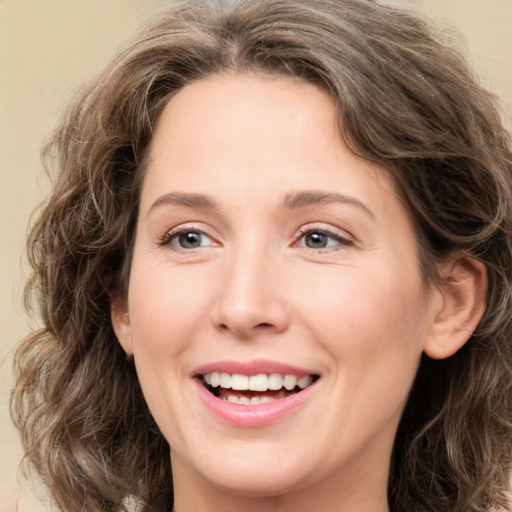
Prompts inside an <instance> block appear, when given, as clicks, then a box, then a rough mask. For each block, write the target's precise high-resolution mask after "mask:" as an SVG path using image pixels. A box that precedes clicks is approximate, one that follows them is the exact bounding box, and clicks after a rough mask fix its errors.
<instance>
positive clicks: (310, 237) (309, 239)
mask: <svg viewBox="0 0 512 512" xmlns="http://www.w3.org/2000/svg"><path fill="white" fill-rule="evenodd" d="M296 245H297V247H307V248H308V249H327V248H329V247H336V246H339V245H344V246H351V245H353V242H352V240H349V239H347V238H344V237H342V236H340V235H338V234H336V233H332V232H330V231H328V230H325V229H309V230H303V231H301V236H300V238H299V240H298V242H297V244H296Z"/></svg>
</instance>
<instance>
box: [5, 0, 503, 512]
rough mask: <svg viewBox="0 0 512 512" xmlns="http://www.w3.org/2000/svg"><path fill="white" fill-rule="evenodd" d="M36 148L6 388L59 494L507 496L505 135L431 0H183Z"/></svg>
mask: <svg viewBox="0 0 512 512" xmlns="http://www.w3.org/2000/svg"><path fill="white" fill-rule="evenodd" d="M45 154H46V157H47V161H48V165H50V164H51V163H54V164H55V165H56V167H57V172H58V177H57V179H56V182H55V186H54V190H53V194H52V196H51V198H50V200H49V202H48V204H47V206H46V207H45V209H44V210H43V212H42V213H41V216H40V219H39V221H38V222H37V223H36V225H35V226H34V228H33V231H32V234H31V238H30V241H29V255H30V258H31V262H32V265H33V267H34V270H35V272H34V278H33V280H32V282H31V283H29V288H28V289H29V290H30V291H31V290H33V289H34V288H37V290H38V300H39V304H40V307H41V312H42V318H43V322H44V326H45V327H44V328H43V329H42V330H40V331H37V332H35V333H33V334H32V335H31V336H29V337H28V338H27V339H26V340H25V342H24V343H23V344H22V346H21V347H20V349H19V351H18V355H17V375H18V381H17V386H16V389H15V391H14V394H13V401H12V411H13V417H14V420H15V422H16V424H17V426H18V428H20V430H21V432H22V435H23V441H24V444H25V448H26V451H27V457H28V461H29V462H30V463H31V464H32V465H33V466H34V467H35V469H36V470H37V471H38V473H39V474H40V475H41V476H42V478H43V481H44V482H45V483H46V484H47V486H48V487H49V489H50V490H51V492H52V495H53V497H54V499H55V501H56V503H57V505H58V507H60V509H61V510H65V511H67V512H72V511H79V510H80V511H96V510H111V511H114V510H125V509H126V507H129V505H130V503H131V502H137V503H141V504H143V505H144V506H145V507H146V510H161V511H164V510H166V511H170V510H171V509H173V510H176V511H177V512H187V511H192V510H208V511H211V512H215V511H217V510H218V511H226V510H237V511H238V510H240V511H244V512H245V511H253V510H258V511H275V510H279V511H287V510H294V511H302V510H308V511H310V510H323V511H327V512H330V511H341V510H343V511H344V512H346V511H362V510H365V511H366V510H372V511H374V512H379V511H394V512H401V511H418V512H419V511H432V512H434V511H436V512H440V511H446V512H463V511H464V512H465V511H470V510H471V511H483V510H500V509H501V510H506V509H507V507H508V506H509V502H508V500H507V493H508V491H509V487H508V475H509V471H510V469H511V457H510V450H509V448H510V441H511V431H512V430H511V429H512V427H511V420H512V418H511V410H512V408H511V396H512V395H511V391H510V387H511V373H510V366H511V364H512V354H511V346H510V334H511V324H510V317H509V314H508V312H509V308H510V301H511V300H512V299H511V293H510V292H511V289H512V288H511V283H512V261H511V236H510V233H511V220H512V209H511V208H512V197H511V192H512V189H511V171H512V158H511V153H510V141H509V138H508V136H507V133H506V131H505V130H504V129H503V127H502V125H501V123H500V118H499V113H498V111H497V109H496V107H495V104H494V99H493V97H492V96H491V95H490V94H489V93H487V92H486V91H484V90H482V89H481V88H480V87H479V86H478V85H477V83H476V82H475V79H474V78H473V77H472V76H471V74H470V72H469V71H468V67H467V64H466V62H465V61H464V59H463V58H462V57H461V56H460V55H459V53H458V52H457V50H456V49H455V48H454V46H453V45H452V44H451V43H450V42H449V41H447V40H444V39H443V36H442V35H440V34H438V33H436V32H435V31H434V29H433V28H432V27H431V26H430V25H429V23H428V22H427V21H426V20H425V19H423V18H422V17H421V16H420V15H418V14H417V13H414V12H410V11H409V10H407V9H404V8H403V7H397V6H396V5H392V4H390V3H387V2H375V1H371V0H318V1H315V2H313V3H312V2H309V1H305V0H257V1H256V0H248V1H242V2H218V3H212V2H207V1H204V2H184V3H180V4H178V5H176V6H174V7H169V8H168V9H167V10H166V11H164V12H163V13H161V14H160V15H159V16H158V17H157V18H155V20H153V21H152V22H151V23H150V24H148V25H147V26H146V27H145V28H144V29H143V30H142V31H141V33H140V34H139V35H138V37H137V38H136V39H135V40H134V42H133V43H132V44H131V45H130V46H128V47H127V48H126V49H125V50H124V51H123V52H122V53H121V54H120V55H119V57H118V58H117V59H116V60H115V61H114V62H113V63H112V64H111V65H110V66H108V67H107V68H106V70H105V71H104V72H103V73H102V74H101V75H100V76H99V77H98V78H97V79H96V80H95V81H94V82H93V83H92V84H91V85H90V86H89V88H88V89H86V90H84V91H82V92H81V93H80V96H79V97H78V98H77V100H76V101H75V103H74V104H73V105H72V106H71V107H70V109H69V110H68V114H67V117H66V118H65V119H63V121H62V123H61V125H60V127H59V128H58V130H57V131H56V132H55V134H54V136H53V138H52V140H51V141H50V142H49V144H48V146H47V148H46V153H45ZM169 454H170V455H169ZM171 475H172V477H171Z"/></svg>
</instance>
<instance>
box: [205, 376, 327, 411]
mask: <svg viewBox="0 0 512 512" xmlns="http://www.w3.org/2000/svg"><path fill="white" fill-rule="evenodd" d="M198 378H199V379H200V380H201V381H202V383H203V385H204V386H205V387H206V389H208V391H210V393H212V394H213V395H214V396H216V397H217V398H220V399H221V400H225V401H227V402H231V403H235V404H242V405H257V404H262V403H267V402H272V401H274V400H279V399H282V398H287V397H288V396H291V395H294V394H296V393H300V392H301V391H303V390H304V389H306V388H307V387H308V386H310V385H311V384H313V383H314V382H316V381H317V380H318V379H319V378H320V377H319V376H318V375H283V374H280V373H270V374H264V373H261V374H258V375H242V374H230V373H224V372H212V373H206V374H203V375H199V376H198Z"/></svg>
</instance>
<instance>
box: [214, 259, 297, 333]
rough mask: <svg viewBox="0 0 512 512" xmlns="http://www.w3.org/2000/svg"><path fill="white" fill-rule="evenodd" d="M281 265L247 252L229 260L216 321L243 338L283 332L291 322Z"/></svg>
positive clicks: (219, 294) (219, 326) (220, 326)
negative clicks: (280, 273) (280, 271)
mask: <svg viewBox="0 0 512 512" xmlns="http://www.w3.org/2000/svg"><path fill="white" fill-rule="evenodd" d="M280 277H281V276H279V268H278V266H277V265H276V263H275V262H272V261H271V258H270V257H268V256H267V257H266V256H265V255H264V254H261V253H258V252H257V251H244V252H243V253H240V254H238V255H236V256H234V257H233V258H232V259H231V261H229V262H226V266H225V268H224V270H223V272H222V279H221V284H220V289H219V293H218V295H217V302H216V305H215V307H214V308H213V323H214V325H215V327H216V328H217V329H219V330H222V331H229V332H231V333H232V334H233V335H235V336H236V337H238V338H240V339H250V338H253V337H255V336H257V335H259V334H275V333H279V332H283V331H285V330H286V329H287V327H288V325H289V311H288V309H287V307H286V304H285V300H284V293H283V292H284V290H283V287H282V284H283V283H282V279H281V278H280Z"/></svg>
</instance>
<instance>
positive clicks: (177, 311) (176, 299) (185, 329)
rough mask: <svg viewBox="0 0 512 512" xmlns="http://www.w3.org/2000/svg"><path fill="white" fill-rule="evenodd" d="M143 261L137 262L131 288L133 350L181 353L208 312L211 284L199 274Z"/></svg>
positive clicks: (135, 262) (133, 270)
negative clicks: (151, 264) (199, 320)
mask: <svg viewBox="0 0 512 512" xmlns="http://www.w3.org/2000/svg"><path fill="white" fill-rule="evenodd" d="M142 263H143V262H142V261H141V262H140V264H139V262H138V261H134V265H133V268H132V276H131V280H130V289H129V304H130V320H131V324H132V335H133V337H134V351H137V348H138V349H139V350H144V351H149V350H150V351H160V350H161V351H165V352H166V353H167V354H170V355H172V354H174V353H176V352H180V351H181V350H183V347H184V345H185V344H186V343H187V342H188V341H189V340H190V334H191V333H193V332H194V331H195V330H197V328H198V319H199V318H201V317H204V315H205V310H206V309H207V304H208V303H209V297H208V290H209V289H211V288H212V287H211V284H207V282H208V283H209V281H208V280H207V279H206V278H205V277H204V276H203V278H201V277H200V276H198V275H197V273H196V275H194V274H193V273H192V274H191V272H189V271H186V270H185V271H183V270H180V271H174V272H173V271H172V269H169V265H166V264H161V265H155V266H154V267H151V266H149V265H145V266H144V265H143V264H142ZM137 345H139V347H137Z"/></svg>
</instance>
